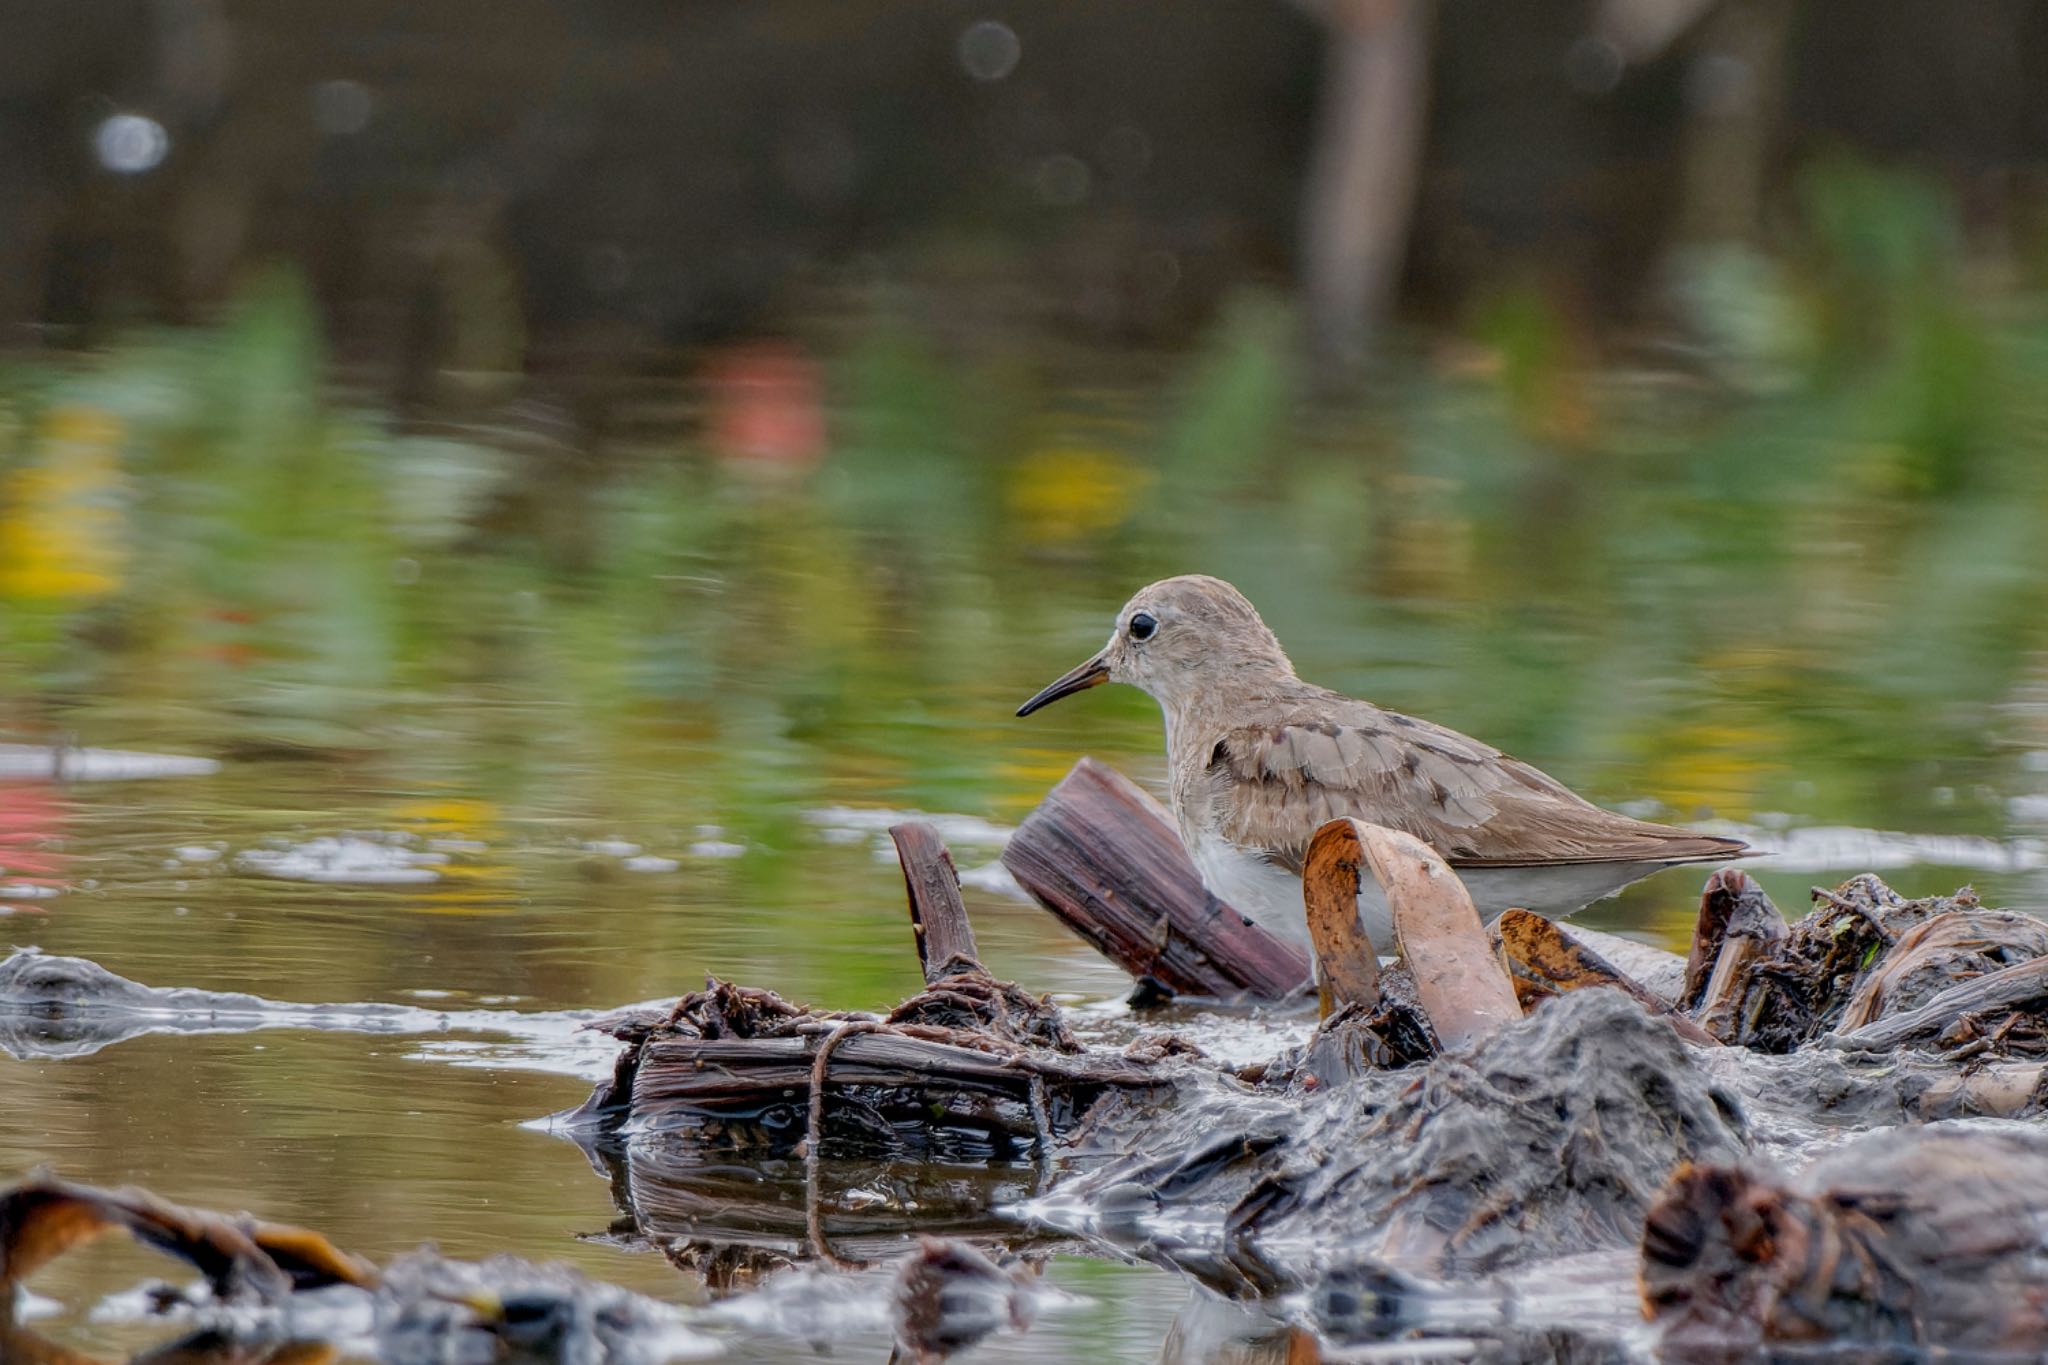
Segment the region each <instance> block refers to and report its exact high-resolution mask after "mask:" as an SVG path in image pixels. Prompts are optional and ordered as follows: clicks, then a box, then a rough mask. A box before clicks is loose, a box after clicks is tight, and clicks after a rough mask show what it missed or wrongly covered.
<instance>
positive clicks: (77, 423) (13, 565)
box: [0, 406, 127, 598]
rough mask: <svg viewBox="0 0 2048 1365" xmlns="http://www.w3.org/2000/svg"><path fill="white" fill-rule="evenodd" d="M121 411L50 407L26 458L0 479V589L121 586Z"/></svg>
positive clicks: (49, 591)
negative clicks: (1, 481)
mask: <svg viewBox="0 0 2048 1365" xmlns="http://www.w3.org/2000/svg"><path fill="white" fill-rule="evenodd" d="M123 435H124V429H123V427H122V424H121V421H120V419H119V418H117V417H115V416H114V415H113V414H112V413H109V412H104V411H102V410H100V409H98V408H89V407H83V406H69V407H59V408H53V409H51V410H50V411H49V412H48V413H47V414H45V415H44V417H43V420H42V422H41V424H40V426H39V427H38V428H37V431H36V449H35V454H34V456H33V457H32V458H31V460H30V462H29V463H28V464H27V465H25V466H24V467H23V468H21V469H19V470H17V471H15V473H14V475H13V476H12V477H11V478H9V479H8V480H7V481H6V483H5V484H4V485H0V596H8V597H19V598H65V597H98V596H102V595H104V594H106V593H109V592H112V591H113V590H114V589H116V588H118V587H120V586H121V571H122V568H123V566H124V564H125V563H126V560H127V551H126V547H125V546H124V545H123V544H122V533H123V527H122V518H121V507H120V499H121V493H122V483H123V481H122V475H121V439H122V436H123Z"/></svg>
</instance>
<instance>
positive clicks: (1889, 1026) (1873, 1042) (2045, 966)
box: [1822, 957, 2048, 1052]
mask: <svg viewBox="0 0 2048 1365" xmlns="http://www.w3.org/2000/svg"><path fill="white" fill-rule="evenodd" d="M2043 1004H2048V957H2037V958H2035V959H2033V960H2032V961H2030V962H2021V963H2018V964H2016V965H2014V966H2011V967H2007V968H2005V969H2003V970H2002V971H1996V972H1987V973H1985V974H1984V975H1983V976H1980V977H1977V978H1975V979H1974V980H1970V981H1965V982H1964V983H1963V984H1962V985H1960V986H1951V987H1950V988H1949V989H1948V990H1945V991H1943V992H1942V993H1941V994H1939V995H1937V996H1935V997H1934V998H1933V999H1932V1000H1930V1001H1928V1002H1927V1003H1926V1004H1924V1005H1922V1006H1921V1007H1920V1008H1919V1009H1916V1010H1908V1011H1906V1012H1905V1013H1903V1014H1895V1015H1892V1016H1891V1017H1890V1018H1888V1019H1879V1020H1877V1021H1876V1022H1875V1023H1870V1024H1865V1025H1864V1026H1863V1027H1861V1028H1858V1029H1854V1030H1851V1031H1850V1032H1847V1033H1836V1034H1829V1035H1827V1036H1826V1037H1825V1038H1824V1039H1823V1040H1822V1041H1823V1042H1826V1043H1827V1044H1828V1045H1830V1046H1832V1047H1840V1048H1860V1049H1866V1050H1869V1051H1877V1052H1882V1051H1885V1050H1887V1049H1890V1048H1895V1047H1899V1046H1902V1045H1904V1044H1906V1043H1910V1042H1914V1041H1917V1040H1920V1039H1925V1038H1934V1037H1939V1036H1940V1035H1942V1034H1943V1033H1946V1032H1947V1031H1948V1030H1949V1028H1950V1027H1951V1026H1952V1025H1954V1024H1956V1023H1957V1022H1959V1021H1960V1020H1962V1019H1964V1018H1965V1017H1966V1016H1969V1015H1975V1014H1985V1013H1989V1012H1992V1011H2001V1010H2012V1009H2016V1008H2019V1007H2021V1006H2036V1007H2038V1006H2041V1005H2043Z"/></svg>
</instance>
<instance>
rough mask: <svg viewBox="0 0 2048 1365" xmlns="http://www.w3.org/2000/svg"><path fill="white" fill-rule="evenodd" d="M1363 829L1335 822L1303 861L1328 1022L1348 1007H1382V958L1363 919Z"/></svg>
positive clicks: (1323, 831)
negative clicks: (1360, 903)
mask: <svg viewBox="0 0 2048 1365" xmlns="http://www.w3.org/2000/svg"><path fill="white" fill-rule="evenodd" d="M1357 824H1358V822H1357V821H1355V820H1332V821H1330V822H1329V823H1328V824H1326V825H1324V826H1323V827H1322V828H1321V829H1319V830H1317V831H1316V833H1315V837H1314V838H1313V839H1311V840H1310V841H1309V845H1308V854H1307V856H1306V857H1305V858H1303V860H1302V868H1301V888H1302V899H1303V903H1304V905H1305V906H1306V908H1307V912H1308V935H1309V939H1310V941H1311V942H1313V943H1314V944H1315V949H1316V966H1317V969H1318V970H1317V987H1318V992H1319V994H1320V995H1321V998H1322V999H1321V1003H1322V1012H1323V1014H1324V1015H1325V1016H1327V1015H1329V1014H1331V1013H1332V1012H1334V1011H1336V1010H1338V1009H1341V1008H1342V1007H1343V1006H1345V1005H1357V1006H1359V1007H1361V1008H1363V1009H1367V1010H1370V1009H1373V1008H1375V1007H1376V1006H1378V1004H1379V1002H1380V958H1379V952H1378V950H1377V949H1376V948H1375V947H1374V946H1373V941H1372V936H1371V935H1370V934H1368V933H1366V932H1365V925H1364V924H1363V923H1361V922H1360V920H1359V917H1358V885H1359V878H1360V877H1362V876H1364V875H1366V873H1365V849H1364V846H1363V845H1362V844H1361V843H1360V842H1359V837H1358V829H1357Z"/></svg>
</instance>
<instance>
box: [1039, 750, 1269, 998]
mask: <svg viewBox="0 0 2048 1365" xmlns="http://www.w3.org/2000/svg"><path fill="white" fill-rule="evenodd" d="M1003 865H1004V866H1005V867H1007V868H1008V869H1009V870H1010V874H1011V875H1012V876H1014V877H1015V878H1016V879H1017V881H1018V883H1019V884H1020V885H1022V886H1023V887H1024V889H1025V890H1027V891H1029V892H1030V893H1031V894H1032V895H1033V896H1034V897H1036V898H1037V899H1038V901H1039V903H1040V904H1041V905H1043V906H1045V908H1046V909H1048V910H1050V911H1052V913H1053V914H1054V915H1056V916H1058V917H1059V918H1060V919H1061V920H1062V921H1063V922H1065V923H1066V925H1067V926H1068V927H1069V928H1071V929H1072V930H1074V932H1076V933H1078V934H1079V935H1080V936H1081V937H1082V938H1084V939H1086V940H1087V941H1088V942H1089V944H1090V945H1092V946H1093V947H1094V948H1095V949H1096V951H1098V952H1100V953H1101V954H1102V955H1103V956H1105V957H1107V958H1109V959H1110V960H1111V961H1113V962H1115V963H1117V964H1119V965H1120V966H1122V967H1123V968H1124V969H1125V970H1126V971H1128V972H1129V973H1130V974H1131V975H1132V976H1134V977H1137V978H1139V979H1140V980H1145V979H1148V978H1149V979H1150V980H1152V981H1154V982H1157V983H1158V985H1160V986H1161V987H1163V988H1164V989H1166V990H1168V991H1171V992H1174V993H1176V994H1183V995H1214V996H1236V995H1245V994H1250V995H1254V996H1264V997H1268V998H1274V999H1277V998H1280V997H1283V996H1287V995H1291V994H1293V993H1294V992H1295V991H1296V990H1297V989H1298V988H1299V987H1300V986H1301V984H1302V983H1303V982H1305V981H1307V980H1308V976H1309V967H1308V962H1307V960H1306V959H1305V958H1304V957H1303V956H1302V954H1301V952H1300V951H1299V950H1298V949H1296V948H1295V947H1294V946H1293V945H1291V944H1288V943H1284V942H1282V941H1281V940H1279V939H1277V938H1275V937H1273V936H1272V935H1271V934H1268V933H1266V932H1265V931H1264V930H1262V929H1260V928H1259V927H1258V926H1257V925H1255V924H1251V923H1248V922H1247V921H1246V920H1245V919H1244V917H1243V916H1242V915H1240V914H1238V913H1237V911H1235V910H1233V909H1231V908H1230V907H1229V906H1228V905H1225V904H1224V903H1223V902H1222V901H1219V900H1217V899H1216V897H1215V896H1214V895H1212V894H1210V892H1209V891H1208V889H1207V888H1205V887H1204V886H1203V885H1202V879H1201V876H1200V874H1199V873H1197V872H1196V871H1195V866H1194V864H1193V863H1192V862H1190V861H1189V859H1188V855H1187V851H1186V849H1184V848H1183V847H1182V846H1181V842H1180V836H1179V835H1178V834H1177V833H1176V832H1175V831H1174V828H1173V824H1172V821H1171V820H1170V819H1169V817H1168V816H1167V815H1166V812H1165V811H1164V810H1163V809H1162V808H1161V807H1160V805H1159V803H1158V802H1157V801H1154V800H1153V799H1152V798H1151V797H1150V796H1147V795H1146V794H1145V793H1144V792H1143V791H1142V790H1140V789H1139V787H1138V786H1137V784H1136V783H1134V782H1132V781H1131V780H1130V779H1129V778H1127V777H1125V776H1123V775H1122V774H1121V773H1118V772H1116V771H1115V770H1114V769H1111V768H1107V767H1105V766H1103V765H1102V764H1100V763H1097V762H1096V761H1095V760H1094V759H1091V758H1083V759H1082V760H1081V761H1080V762H1078V763H1076V764H1075V765H1074V767H1073V770H1072V771H1071V772H1069V773H1068V774H1067V775H1066V776H1065V777H1064V778H1062V779H1061V780H1060V783H1059V785H1058V786H1056V787H1054V788H1053V789H1052V791H1051V792H1049V793H1047V795H1046V798H1045V800H1044V801H1043V802H1042V803H1040V805H1039V807H1038V809H1037V810H1035V811H1033V812H1032V813H1031V814H1030V815H1029V816H1027V817H1026V818H1025V820H1024V823H1023V824H1022V825H1021V826H1020V827H1019V828H1018V830H1017V832H1016V834H1014V835H1013V836H1011V839H1010V843H1009V846H1008V847H1007V848H1005V849H1004V850H1003Z"/></svg>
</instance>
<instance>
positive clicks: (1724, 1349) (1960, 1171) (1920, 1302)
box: [1640, 1124, 2048, 1361]
mask: <svg viewBox="0 0 2048 1365" xmlns="http://www.w3.org/2000/svg"><path fill="white" fill-rule="evenodd" d="M2044 1220H2048V1137H2044V1136H2043V1135H2042V1134H2041V1133H2038V1132H2033V1131H2027V1130H2023V1129H2018V1128H2012V1129H2002V1130H1996V1131H1987V1130H1985V1129H1983V1128H1981V1127H1962V1126H1959V1125H1949V1124H1934V1125H1928V1126H1926V1127H1907V1128H1898V1129H1893V1130H1891V1131H1888V1132H1884V1133H1878V1134H1874V1135H1871V1136H1867V1137H1863V1138H1860V1139H1858V1140H1857V1141H1855V1142H1854V1143H1852V1144H1850V1145H1849V1146H1847V1147H1844V1148H1842V1149H1841V1150H1839V1151H1837V1152H1835V1153H1833V1154H1831V1155H1829V1156H1827V1157H1824V1158H1822V1159H1821V1160H1820V1161H1819V1162H1817V1163H1815V1164H1814V1165H1813V1166H1811V1167H1809V1168H1808V1169H1807V1170H1806V1171H1805V1172H1803V1173H1802V1174H1801V1175H1799V1176H1798V1177H1796V1178H1793V1179H1789V1180H1786V1179H1780V1178H1773V1177H1771V1176H1768V1175H1765V1174H1762V1173H1759V1172H1757V1171H1755V1170H1753V1169H1749V1168H1746V1167H1741V1166H1734V1165H1724V1164H1717V1163H1702V1164H1700V1165H1695V1166H1689V1167H1684V1168H1681V1169H1680V1170H1679V1171H1678V1173H1677V1174H1676V1175H1674V1176H1673V1177H1672V1179H1671V1181H1670V1183H1669V1184H1668V1185H1667V1186H1666V1187H1665V1189H1664V1191H1663V1193H1662V1194H1661V1195H1660V1196H1659V1197H1658V1199H1657V1201H1656V1203H1655V1205H1654V1206H1653V1207H1652V1208H1651V1209H1650V1212H1649V1215H1648V1218H1647V1220H1646V1222H1645V1225H1644V1229H1643V1243H1642V1262H1641V1272H1640V1283H1641V1289H1642V1296H1643V1306H1644V1311H1645V1313H1646V1314H1647V1315H1648V1316H1649V1317H1650V1318H1651V1319H1652V1320H1653V1321H1654V1322H1655V1323H1656V1324H1657V1325H1658V1327H1659V1328H1660V1329H1661V1330H1662V1332H1663V1342H1662V1346H1663V1348H1664V1349H1663V1351H1662V1352H1661V1353H1660V1357H1661V1358H1664V1359H1679V1360H1696V1359H1713V1360H1730V1361H1733V1360H1755V1359H1765V1358H1769V1359H1777V1358H1781V1357H1779V1356H1777V1355H1771V1356H1765V1355H1763V1354H1762V1353H1761V1352H1760V1351H1759V1349H1758V1348H1759V1347H1762V1346H1766V1345H1769V1344H1777V1343H1783V1344H1784V1345H1785V1347H1786V1348H1787V1349H1788V1350H1791V1351H1795V1352H1799V1353H1800V1354H1802V1355H1804V1354H1805V1353H1808V1352H1810V1353H1812V1356H1813V1358H1822V1359H1831V1360H1926V1359H1955V1360H1965V1359H1967V1360H2037V1359H2039V1358H2040V1352H2041V1343H2042V1342H2043V1340H2044V1339H2048V1261H2044V1259H2043V1257H2042V1256H2041V1254H2040V1247H2041V1227H2042V1224H2043V1222H2044ZM1830 1344H1834V1345H1836V1346H1838V1347H1847V1348H1849V1349H1848V1350H1846V1351H1843V1350H1834V1351H1829V1350H1825V1349H1817V1348H1823V1347H1826V1346H1828V1345H1830Z"/></svg>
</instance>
